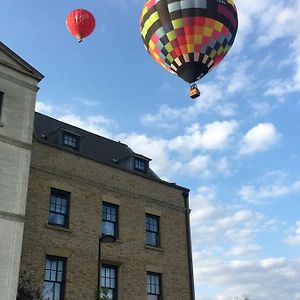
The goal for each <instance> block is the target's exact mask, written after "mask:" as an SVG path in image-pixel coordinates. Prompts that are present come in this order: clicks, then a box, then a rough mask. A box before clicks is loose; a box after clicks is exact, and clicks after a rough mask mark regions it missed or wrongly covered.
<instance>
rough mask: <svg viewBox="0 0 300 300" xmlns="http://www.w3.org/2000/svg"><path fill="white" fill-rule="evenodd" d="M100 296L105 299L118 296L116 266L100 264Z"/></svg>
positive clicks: (110, 299)
mask: <svg viewBox="0 0 300 300" xmlns="http://www.w3.org/2000/svg"><path fill="white" fill-rule="evenodd" d="M100 280H101V291H100V293H101V296H102V297H103V298H104V296H106V297H108V298H105V299H109V300H116V299H117V296H118V268H117V267H116V266H112V265H107V264H102V266H101V279H100Z"/></svg>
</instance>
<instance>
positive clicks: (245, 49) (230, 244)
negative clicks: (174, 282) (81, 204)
mask: <svg viewBox="0 0 300 300" xmlns="http://www.w3.org/2000/svg"><path fill="white" fill-rule="evenodd" d="M143 4H144V2H143V1H137V0H122V1H116V0H107V1H92V0H86V1H66V0H61V1H37V0H35V1H34V0H27V1H19V0H18V1H17V0H2V1H1V10H0V28H1V31H0V32H1V41H2V42H4V43H5V44H6V45H7V46H8V47H10V48H11V49H12V50H14V51H15V52H16V53H18V54H19V55H20V56H21V57H23V58H24V59H25V60H26V61H28V62H29V63H30V64H32V65H33V66H34V67H35V68H37V69H38V70H39V71H40V72H41V73H43V74H44V75H45V78H44V80H43V81H42V82H41V84H40V87H41V89H40V91H39V93H38V98H37V110H38V111H40V112H42V113H45V114H48V115H50V116H53V117H55V118H58V119H61V120H63V121H65V122H69V123H71V124H74V125H76V126H79V127H82V128H85V129H87V130H90V131H93V132H95V133H98V134H101V135H104V136H107V137H110V138H112V139H115V140H121V141H122V142H125V143H127V144H128V145H129V146H130V147H131V148H132V149H133V150H134V151H136V152H138V153H142V154H144V155H146V156H149V157H151V158H152V162H151V167H152V168H153V170H154V171H156V172H157V174H159V175H160V176H161V177H162V178H164V179H166V180H169V181H171V182H176V183H177V184H180V185H183V186H186V187H189V188H190V189H191V195H190V202H191V208H192V215H191V220H192V235H193V255H194V273H195V285H196V294H197V297H196V299H197V300H227V299H228V300H231V299H243V295H244V294H247V295H249V296H250V298H251V299H255V300H264V299H274V300H277V299H278V300H286V299H289V300H297V299H300V285H299V282H300V251H299V250H300V214H299V212H300V203H299V196H300V174H299V166H300V156H299V146H300V142H299V132H300V122H299V121H298V120H299V113H300V101H299V100H300V97H299V95H300V94H299V92H300V52H299V49H300V0H277V1H275V2H274V1H272V0H237V1H236V6H237V9H238V13H239V31H238V34H237V37H236V42H235V44H234V46H233V48H232V49H231V51H230V53H229V54H228V55H227V57H226V58H225V59H224V61H223V62H222V63H221V64H220V65H219V66H218V67H217V68H216V69H214V71H213V72H211V73H209V74H208V75H207V76H206V77H205V78H204V79H203V80H201V82H199V87H200V89H201V91H202V95H201V97H200V98H198V99H197V100H196V101H192V100H190V99H189V98H188V86H187V85H186V84H185V83H184V82H183V81H182V80H180V79H179V78H177V77H175V76H174V75H172V74H170V73H168V72H166V71H165V70H164V69H162V68H161V67H160V66H159V65H157V64H156V63H155V62H154V61H153V59H152V58H151V57H150V55H149V54H148V53H147V52H146V51H145V49H144V47H143V44H142V40H141V38H140V34H139V17H140V12H141V10H142V7H143ZM74 8H86V9H88V10H90V11H92V12H93V14H94V15H95V17H96V22H97V24H96V29H95V31H94V33H93V34H92V35H91V36H90V37H88V38H87V39H85V40H84V41H83V43H81V44H78V43H77V42H76V41H75V39H73V38H72V36H71V35H70V34H69V33H68V31H67V30H66V28H65V17H66V15H67V14H68V12H69V11H70V10H72V9H74Z"/></svg>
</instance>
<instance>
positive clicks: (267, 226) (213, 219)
mask: <svg viewBox="0 0 300 300" xmlns="http://www.w3.org/2000/svg"><path fill="white" fill-rule="evenodd" d="M217 197H218V195H217V193H216V190H215V188H214V187H209V186H201V187H199V188H198V190H197V191H196V193H192V194H191V199H190V203H191V209H192V214H191V224H192V236H193V244H194V245H196V249H195V251H198V250H199V248H201V245H205V246H202V247H204V248H206V249H210V250H211V251H215V253H217V254H220V253H222V255H228V256H235V257H236V256H239V255H240V256H245V255H249V254H251V253H255V252H258V251H259V250H260V249H261V248H260V245H258V244H257V243H256V241H255V240H256V237H257V235H258V234H259V233H261V232H266V231H270V230H274V229H277V228H278V227H276V225H277V226H278V224H279V223H278V221H276V220H272V219H269V218H267V217H266V216H264V215H263V214H262V213H260V212H254V211H251V210H249V209H248V208H245V207H243V206H242V205H238V206H236V205H233V204H225V203H226V202H224V201H217V199H218V198H217ZM212 249H215V250H212Z"/></svg>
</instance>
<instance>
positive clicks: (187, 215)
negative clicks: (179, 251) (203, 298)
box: [182, 191, 195, 300]
mask: <svg viewBox="0 0 300 300" xmlns="http://www.w3.org/2000/svg"><path fill="white" fill-rule="evenodd" d="M182 196H183V199H184V207H185V223H186V239H187V247H188V266H189V282H190V295H191V298H190V300H195V286H194V273H193V256H192V242H191V225H190V213H191V210H190V207H189V192H188V191H184V192H183V193H182Z"/></svg>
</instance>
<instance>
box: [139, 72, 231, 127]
mask: <svg viewBox="0 0 300 300" xmlns="http://www.w3.org/2000/svg"><path fill="white" fill-rule="evenodd" d="M227 81H228V79H227V78H224V82H223V83H221V82H219V83H216V82H210V83H202V82H199V89H200V90H201V96H200V98H198V99H197V100H196V101H193V102H187V105H186V107H183V108H174V107H171V106H170V105H167V104H163V105H161V106H160V107H159V108H158V110H157V112H155V113H152V112H151V113H146V114H144V115H142V117H141V118H140V120H141V122H142V124H144V125H147V126H152V127H153V126H155V127H160V128H166V129H174V128H177V127H178V125H179V124H180V123H183V124H189V123H193V122H194V121H195V120H197V119H199V116H201V115H203V114H208V113H210V112H212V113H214V114H217V115H220V116H222V117H227V118H228V117H232V116H234V115H235V114H236V110H237V104H236V103H234V102H227V101H226V100H225V98H224V89H225V88H224V86H228V82H227ZM223 85H224V86H223ZM189 103H191V104H189Z"/></svg>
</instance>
